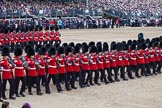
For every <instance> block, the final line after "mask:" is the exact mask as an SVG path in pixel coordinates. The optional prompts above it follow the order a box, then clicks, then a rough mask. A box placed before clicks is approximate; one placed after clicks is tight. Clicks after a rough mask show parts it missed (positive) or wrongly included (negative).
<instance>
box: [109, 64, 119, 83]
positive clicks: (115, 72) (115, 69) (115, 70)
mask: <svg viewBox="0 0 162 108" xmlns="http://www.w3.org/2000/svg"><path fill="white" fill-rule="evenodd" d="M112 70H114V75H115V80H118V71H117V67H110V72H111V73H112Z"/></svg>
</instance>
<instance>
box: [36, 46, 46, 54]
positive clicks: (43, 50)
mask: <svg viewBox="0 0 162 108" xmlns="http://www.w3.org/2000/svg"><path fill="white" fill-rule="evenodd" d="M46 52H47V49H46V48H45V47H41V48H40V49H39V52H38V54H39V55H45V54H46Z"/></svg>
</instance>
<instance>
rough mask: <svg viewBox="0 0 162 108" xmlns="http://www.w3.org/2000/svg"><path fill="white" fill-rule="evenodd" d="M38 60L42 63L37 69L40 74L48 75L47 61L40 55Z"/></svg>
mask: <svg viewBox="0 0 162 108" xmlns="http://www.w3.org/2000/svg"><path fill="white" fill-rule="evenodd" d="M37 60H38V62H39V64H40V67H39V68H38V70H37V72H38V75H39V76H45V75H46V70H45V66H46V62H45V61H44V60H43V59H42V58H41V57H39V58H38V59H37Z"/></svg>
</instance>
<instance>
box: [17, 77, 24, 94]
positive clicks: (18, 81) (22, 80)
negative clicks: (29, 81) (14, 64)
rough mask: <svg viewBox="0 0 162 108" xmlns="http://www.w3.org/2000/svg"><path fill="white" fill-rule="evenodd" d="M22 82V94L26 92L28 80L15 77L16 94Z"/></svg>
mask: <svg viewBox="0 0 162 108" xmlns="http://www.w3.org/2000/svg"><path fill="white" fill-rule="evenodd" d="M20 81H21V83H22V86H21V90H20V93H23V92H25V86H26V79H25V77H15V94H18V90H19V83H20Z"/></svg>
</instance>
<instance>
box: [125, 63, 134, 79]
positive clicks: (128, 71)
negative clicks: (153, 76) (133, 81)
mask: <svg viewBox="0 0 162 108" xmlns="http://www.w3.org/2000/svg"><path fill="white" fill-rule="evenodd" d="M125 68H126V72H127V73H128V77H129V78H133V75H132V71H131V66H130V65H127V66H125Z"/></svg>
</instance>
